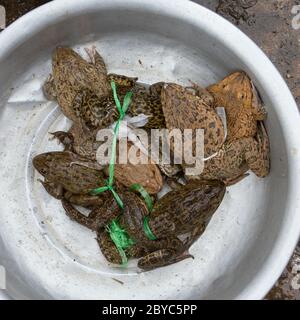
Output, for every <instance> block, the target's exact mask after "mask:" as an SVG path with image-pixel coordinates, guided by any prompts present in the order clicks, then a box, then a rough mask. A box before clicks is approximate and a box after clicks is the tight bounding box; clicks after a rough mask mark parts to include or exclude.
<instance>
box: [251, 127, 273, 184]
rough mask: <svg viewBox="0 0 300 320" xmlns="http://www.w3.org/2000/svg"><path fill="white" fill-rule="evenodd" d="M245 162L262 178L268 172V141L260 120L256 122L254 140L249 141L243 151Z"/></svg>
mask: <svg viewBox="0 0 300 320" xmlns="http://www.w3.org/2000/svg"><path fill="white" fill-rule="evenodd" d="M245 158H246V161H247V164H248V166H249V168H250V170H251V171H253V172H254V173H255V174H256V175H257V176H258V177H260V178H264V177H266V176H267V175H268V174H269V172H270V142H269V137H268V134H267V131H266V129H265V127H264V124H263V122H262V121H260V122H259V123H258V131H257V135H256V140H255V139H253V140H252V143H249V146H248V148H247V151H246V153H245Z"/></svg>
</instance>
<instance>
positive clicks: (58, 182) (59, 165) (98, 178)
mask: <svg viewBox="0 0 300 320" xmlns="http://www.w3.org/2000/svg"><path fill="white" fill-rule="evenodd" d="M32 162H33V166H34V167H35V169H36V170H37V171H38V172H39V173H40V174H41V175H42V176H43V177H44V181H41V183H42V184H43V186H44V188H45V189H46V191H47V192H48V193H49V194H50V195H52V196H53V197H55V198H56V199H62V198H66V199H68V200H69V201H71V202H72V203H74V204H78V205H83V206H90V205H96V204H101V203H102V199H101V197H99V196H92V195H90V191H91V190H93V189H95V188H98V187H101V186H104V185H105V180H104V176H103V173H102V171H100V170H101V169H102V167H100V166H99V165H98V164H97V163H96V162H94V161H88V160H86V159H84V158H82V157H79V156H78V155H75V154H74V153H72V152H68V151H63V152H61V151H58V152H47V153H43V154H39V155H37V156H36V157H34V158H33V160H32Z"/></svg>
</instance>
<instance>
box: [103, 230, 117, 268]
mask: <svg viewBox="0 0 300 320" xmlns="http://www.w3.org/2000/svg"><path fill="white" fill-rule="evenodd" d="M97 242H98V244H99V247H100V249H101V252H102V254H103V255H104V257H105V259H106V260H107V261H108V262H110V263H114V264H121V263H122V258H121V256H120V253H119V251H118V249H117V247H116V245H115V244H114V243H113V241H112V240H111V238H110V236H109V234H108V233H107V232H106V231H105V230H104V229H102V230H98V231H97Z"/></svg>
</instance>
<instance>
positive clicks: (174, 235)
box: [62, 180, 226, 270]
mask: <svg viewBox="0 0 300 320" xmlns="http://www.w3.org/2000/svg"><path fill="white" fill-rule="evenodd" d="M225 189H226V187H225V185H224V183H223V182H221V181H216V180H214V181H213V180H212V181H193V182H189V183H188V184H186V185H182V186H181V187H179V188H178V189H176V190H173V191H170V192H169V193H167V194H166V195H165V196H163V197H162V198H161V199H160V200H158V201H157V202H156V203H155V205H154V208H153V211H152V212H151V213H150V214H149V212H148V210H147V207H146V205H145V203H144V201H143V200H141V198H140V197H138V196H137V195H136V194H135V193H132V192H128V191H127V192H124V193H122V195H121V198H122V200H123V203H124V210H123V211H121V210H120V208H119V207H118V205H117V203H116V201H115V200H114V199H113V198H112V197H111V198H110V199H107V201H106V202H105V203H104V204H103V206H101V207H100V206H98V207H96V208H94V209H93V210H92V211H91V213H90V215H89V216H88V217H86V216H84V215H83V214H81V213H80V212H79V211H78V210H77V209H75V208H74V207H73V206H72V205H71V204H70V203H69V202H68V201H66V200H65V199H64V200H63V201H62V204H63V207H64V209H65V210H66V213H67V215H68V216H69V217H70V218H71V219H72V220H75V221H77V222H79V223H81V224H83V225H84V226H86V227H88V228H90V229H92V230H94V231H96V233H97V241H98V243H99V246H100V248H101V251H102V253H103V255H104V256H105V258H106V259H107V260H108V261H109V262H111V263H115V264H121V263H122V258H121V256H120V252H119V251H118V249H117V247H116V245H115V243H114V242H113V241H112V239H111V237H110V234H109V228H110V223H111V222H112V220H113V219H118V223H119V226H120V227H121V228H122V229H123V230H125V231H126V233H127V235H128V236H129V238H130V239H131V243H132V246H130V247H129V248H125V249H124V250H125V252H126V255H127V256H128V257H134V258H139V260H138V266H139V267H140V268H141V269H144V270H151V269H154V268H158V267H162V266H166V265H169V264H172V263H175V262H178V261H181V260H183V259H186V258H188V257H191V255H190V254H189V253H188V250H189V248H190V246H191V245H192V244H193V243H194V242H195V241H196V240H197V239H198V238H199V237H200V236H201V234H202V233H203V232H204V230H205V228H206V226H207V224H208V223H209V221H210V219H211V217H212V215H213V214H214V212H215V211H216V210H217V208H218V207H219V205H220V203H221V201H222V199H223V197H224V194H225ZM145 225H147V228H149V230H150V232H151V236H152V237H154V238H155V240H150V239H149V237H148V236H147V235H146V233H145ZM148 232H149V231H148ZM180 236H185V238H184V239H183V240H182V239H180V238H179V237H180ZM154 238H152V239H154Z"/></svg>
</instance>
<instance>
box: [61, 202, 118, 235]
mask: <svg viewBox="0 0 300 320" xmlns="http://www.w3.org/2000/svg"><path fill="white" fill-rule="evenodd" d="M62 205H63V207H64V209H65V211H66V214H67V216H69V218H70V219H72V220H75V221H76V222H78V223H80V224H82V225H84V226H86V227H87V228H89V229H92V230H97V229H99V228H103V227H105V226H106V225H107V224H108V223H109V222H110V221H112V220H113V219H115V218H117V217H118V215H119V211H118V210H106V209H105V207H102V206H97V207H95V208H94V209H93V210H92V211H91V212H90V214H89V216H88V217H86V216H85V215H84V214H82V213H81V212H80V211H78V210H77V209H75V208H74V207H73V206H72V204H71V203H70V202H68V201H67V200H65V199H63V200H62Z"/></svg>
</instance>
